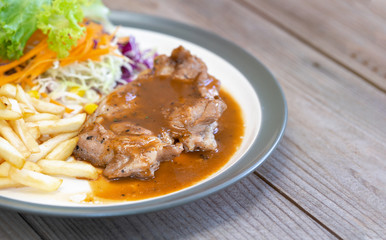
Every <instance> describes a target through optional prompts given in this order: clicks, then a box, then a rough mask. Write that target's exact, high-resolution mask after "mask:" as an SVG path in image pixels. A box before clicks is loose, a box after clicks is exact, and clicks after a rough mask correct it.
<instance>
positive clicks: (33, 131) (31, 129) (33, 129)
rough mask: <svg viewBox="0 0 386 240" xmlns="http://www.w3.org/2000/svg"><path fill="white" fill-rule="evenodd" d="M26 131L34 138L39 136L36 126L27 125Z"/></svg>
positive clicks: (36, 138)
mask: <svg viewBox="0 0 386 240" xmlns="http://www.w3.org/2000/svg"><path fill="white" fill-rule="evenodd" d="M28 131H29V132H30V134H31V136H32V137H33V138H34V139H35V140H38V139H39V138H40V136H41V134H40V131H39V127H38V126H35V127H28Z"/></svg>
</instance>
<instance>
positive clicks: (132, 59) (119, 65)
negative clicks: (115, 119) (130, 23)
mask: <svg viewBox="0 0 386 240" xmlns="http://www.w3.org/2000/svg"><path fill="white" fill-rule="evenodd" d="M96 44H97V43H96ZM112 44H117V43H116V42H113V43H112ZM129 45H130V49H128V48H127V47H126V48H124V49H123V48H122V47H121V46H129ZM119 46H120V47H119V48H118V49H117V50H116V51H115V52H114V53H112V54H107V55H103V56H101V59H100V61H92V60H88V61H83V62H76V63H73V64H70V65H67V66H65V67H60V66H59V62H58V61H57V62H55V63H54V67H52V68H50V69H49V70H48V71H46V72H45V73H44V74H42V75H41V76H39V77H38V78H37V79H35V80H34V83H35V84H36V85H35V86H34V87H33V88H32V90H37V91H38V92H39V93H40V94H41V93H46V94H48V96H49V97H50V98H52V99H54V100H56V101H58V102H60V103H62V104H64V105H65V106H67V107H68V108H71V109H74V111H73V113H77V112H79V111H82V109H83V106H84V105H85V104H88V103H97V102H98V101H99V100H100V98H101V97H103V96H105V95H107V94H109V93H110V92H111V91H113V89H114V88H115V87H116V86H117V85H121V84H126V83H127V82H129V81H132V80H133V79H134V78H135V77H136V76H137V75H138V73H140V72H141V71H143V70H145V69H148V68H151V67H152V62H153V58H154V56H155V55H156V54H155V53H154V51H150V50H145V51H140V50H139V46H138V44H137V43H136V42H135V40H134V37H130V41H128V42H126V43H120V44H119Z"/></svg>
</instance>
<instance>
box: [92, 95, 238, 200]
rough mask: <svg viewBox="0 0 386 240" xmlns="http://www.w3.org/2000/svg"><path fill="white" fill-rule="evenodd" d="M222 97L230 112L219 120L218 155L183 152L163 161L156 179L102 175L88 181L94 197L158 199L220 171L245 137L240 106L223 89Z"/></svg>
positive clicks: (156, 173)
mask: <svg viewBox="0 0 386 240" xmlns="http://www.w3.org/2000/svg"><path fill="white" fill-rule="evenodd" d="M220 97H221V98H222V99H223V101H224V102H225V103H226V104H227V109H226V110H225V112H224V113H223V115H222V116H221V118H220V119H219V121H218V123H219V125H218V132H217V134H216V135H215V137H216V140H217V143H218V149H217V151H216V152H214V151H207V152H202V151H200V152H190V153H185V152H184V153H182V154H181V155H180V156H179V157H176V158H175V159H174V160H172V161H167V162H162V163H161V165H160V168H159V169H158V170H157V171H156V172H155V177H154V178H153V179H149V180H139V179H134V178H126V179H119V180H108V179H106V178H105V177H103V176H100V177H99V178H98V179H97V180H95V181H90V182H89V183H90V186H91V189H92V195H93V198H96V199H98V200H101V199H106V200H118V201H125V200H126V201H133V200H141V199H146V198H151V197H157V196H161V195H165V194H168V193H171V192H175V191H178V190H181V189H183V188H186V187H189V186H191V185H193V184H195V183H196V182H199V181H201V180H203V179H205V178H207V177H209V176H210V175H212V174H213V173H215V172H217V171H218V170H220V169H221V167H223V166H224V165H225V164H226V163H227V162H228V161H229V160H230V158H231V157H232V156H233V154H234V153H235V152H236V151H237V149H238V148H239V146H240V144H241V142H242V138H243V135H244V122H243V119H242V112H241V109H240V106H239V105H238V103H237V102H236V101H235V100H234V99H233V97H232V96H231V95H230V94H229V93H227V92H226V91H224V90H221V91H220Z"/></svg>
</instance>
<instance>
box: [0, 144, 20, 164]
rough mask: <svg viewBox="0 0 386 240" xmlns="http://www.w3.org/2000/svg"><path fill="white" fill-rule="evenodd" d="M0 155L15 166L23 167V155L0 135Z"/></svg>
mask: <svg viewBox="0 0 386 240" xmlns="http://www.w3.org/2000/svg"><path fill="white" fill-rule="evenodd" d="M0 157H1V158H2V159H4V160H5V161H7V162H9V163H10V164H11V165H13V166H15V167H17V168H21V167H23V165H24V161H25V158H24V157H23V155H22V154H21V153H20V152H19V151H18V150H17V149H16V148H14V147H13V146H12V145H11V144H10V143H9V142H8V141H7V140H5V139H4V138H2V137H0Z"/></svg>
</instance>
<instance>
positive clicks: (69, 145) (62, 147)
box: [45, 137, 79, 160]
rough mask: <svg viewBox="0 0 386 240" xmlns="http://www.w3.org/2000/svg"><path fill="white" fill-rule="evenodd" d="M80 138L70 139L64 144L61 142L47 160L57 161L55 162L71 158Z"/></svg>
mask: <svg viewBox="0 0 386 240" xmlns="http://www.w3.org/2000/svg"><path fill="white" fill-rule="evenodd" d="M78 140H79V137H74V138H71V139H68V140H66V141H64V142H61V143H59V144H58V146H56V147H55V148H54V149H53V150H52V151H51V152H50V153H49V154H48V155H47V156H46V157H45V159H55V160H66V159H67V158H68V157H69V156H71V154H72V152H73V151H74V148H75V147H76V144H77V143H78Z"/></svg>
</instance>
